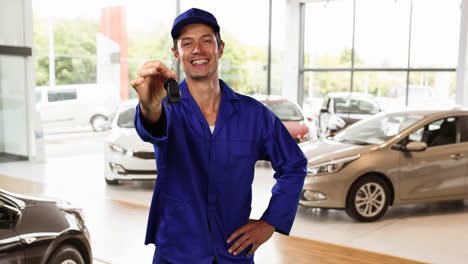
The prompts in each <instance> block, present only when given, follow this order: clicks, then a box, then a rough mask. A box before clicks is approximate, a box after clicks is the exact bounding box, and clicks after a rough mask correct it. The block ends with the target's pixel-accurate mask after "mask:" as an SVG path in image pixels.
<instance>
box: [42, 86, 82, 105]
mask: <svg viewBox="0 0 468 264" xmlns="http://www.w3.org/2000/svg"><path fill="white" fill-rule="evenodd" d="M76 98H77V97H76V89H61V90H54V91H48V92H47V100H48V101H49V102H58V101H67V100H74V99H76Z"/></svg>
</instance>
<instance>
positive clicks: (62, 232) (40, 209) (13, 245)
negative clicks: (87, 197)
mask: <svg viewBox="0 0 468 264" xmlns="http://www.w3.org/2000/svg"><path fill="white" fill-rule="evenodd" d="M92 259H93V256H92V251H91V246H90V238H89V232H88V229H87V228H86V225H85V222H84V220H83V216H82V212H81V210H80V209H77V208H74V207H72V206H71V205H70V204H69V203H66V202H62V201H55V200H46V199H39V198H34V197H27V196H22V195H18V194H13V193H10V192H6V191H4V190H1V189H0V263H4V264H16V263H47V264H65V263H67V264H69V263H70V264H71V263H73V264H91V263H92V262H93V261H92Z"/></svg>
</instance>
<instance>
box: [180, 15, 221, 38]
mask: <svg viewBox="0 0 468 264" xmlns="http://www.w3.org/2000/svg"><path fill="white" fill-rule="evenodd" d="M190 24H205V25H208V26H210V27H211V28H213V30H214V32H215V33H218V34H219V25H218V22H217V21H216V18H215V17H214V16H213V15H212V14H211V13H209V12H207V11H205V10H201V9H198V8H191V9H189V10H187V11H185V12H184V13H182V14H180V15H179V16H178V17H176V19H175V20H174V24H173V25H172V30H171V35H172V38H173V39H177V38H178V37H179V35H180V32H181V31H182V29H183V28H184V27H185V26H187V25H190Z"/></svg>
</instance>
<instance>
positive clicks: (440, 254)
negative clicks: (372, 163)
mask: <svg viewBox="0 0 468 264" xmlns="http://www.w3.org/2000/svg"><path fill="white" fill-rule="evenodd" d="M106 136H107V134H106V132H101V133H79V134H73V135H57V136H48V137H47V138H46V142H47V156H48V158H47V160H48V161H47V162H46V163H35V162H28V161H17V162H8V163H0V175H4V176H2V177H0V188H5V186H7V187H8V188H9V189H10V191H15V192H22V193H35V194H42V195H46V196H53V197H58V198H61V199H65V200H68V201H70V202H72V203H73V204H75V205H77V206H80V207H83V208H84V209H85V214H86V220H87V222H88V226H89V229H90V231H91V234H92V242H93V252H94V254H95V257H96V259H97V260H100V261H102V262H104V263H149V262H150V261H149V260H148V259H151V256H152V254H153V251H154V247H152V246H144V245H143V239H144V233H145V227H146V219H147V214H148V206H149V202H150V200H151V195H152V189H153V187H154V182H151V181H150V182H135V183H124V184H121V185H118V186H106V184H105V182H104V179H103V166H104V161H103V154H102V149H103V144H102V142H103V139H104V138H105V137H106ZM84 143H86V144H84ZM6 179H8V182H10V184H9V185H6V182H7V180H6ZM273 184H274V179H273V178H272V170H271V169H270V168H268V167H264V166H259V167H258V168H257V170H256V178H255V180H254V183H253V187H252V189H253V205H252V215H251V218H258V217H259V216H261V214H262V213H263V210H264V209H265V208H266V206H267V204H268V200H269V197H270V190H271V187H272V186H273ZM467 223H468V200H465V201H454V202H441V203H427V204H419V205H407V206H398V207H394V208H392V207H391V208H390V209H389V211H388V212H387V214H386V215H385V216H384V217H383V219H382V220H380V221H378V222H375V223H366V224H363V223H357V222H354V221H353V220H352V219H350V218H349V217H348V216H347V215H346V213H345V212H343V211H340V210H324V209H312V208H303V207H299V209H298V212H297V214H296V220H295V223H294V226H293V229H292V232H291V235H292V236H295V237H302V238H307V239H312V240H317V241H324V242H328V243H333V244H338V245H343V246H347V247H352V248H358V249H362V250H367V251H373V252H379V253H384V254H388V255H393V256H397V257H402V258H406V259H411V260H418V261H423V262H428V263H444V264H445V263H454V264H455V263H468V250H466V249H467V246H466V245H468V224H467ZM311 243H312V242H311ZM272 244H273V243H272ZM268 248H271V246H268V245H265V246H264V249H263V250H264V251H263V253H262V248H260V249H259V252H258V254H257V256H256V262H257V263H271V261H266V259H268V257H269V256H268V255H267V254H265V253H266V252H267V249H268ZM136 256H137V257H139V258H140V260H141V261H136V262H135V257H136ZM257 257H258V258H257ZM143 260H144V261H143ZM97 263H99V262H97ZM275 263H276V262H275ZM278 263H290V261H285V262H278ZM305 263H306V262H305Z"/></svg>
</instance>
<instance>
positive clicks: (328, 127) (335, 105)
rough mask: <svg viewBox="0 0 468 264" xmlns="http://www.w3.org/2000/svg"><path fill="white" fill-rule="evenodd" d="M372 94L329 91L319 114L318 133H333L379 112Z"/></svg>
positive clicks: (379, 108) (379, 109)
mask: <svg viewBox="0 0 468 264" xmlns="http://www.w3.org/2000/svg"><path fill="white" fill-rule="evenodd" d="M381 111H382V109H381V107H380V106H379V104H378V102H377V100H376V99H375V97H374V96H372V95H369V94H365V93H355V92H353V93H347V92H337V93H329V94H327V96H325V98H324V100H323V105H322V108H321V109H320V114H319V127H320V129H319V130H320V133H321V134H324V135H327V136H328V135H334V134H336V133H338V131H340V130H341V129H343V128H345V127H346V126H349V125H351V124H353V123H355V122H357V121H359V120H362V119H364V118H367V117H370V116H372V115H374V114H377V113H379V112H381Z"/></svg>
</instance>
